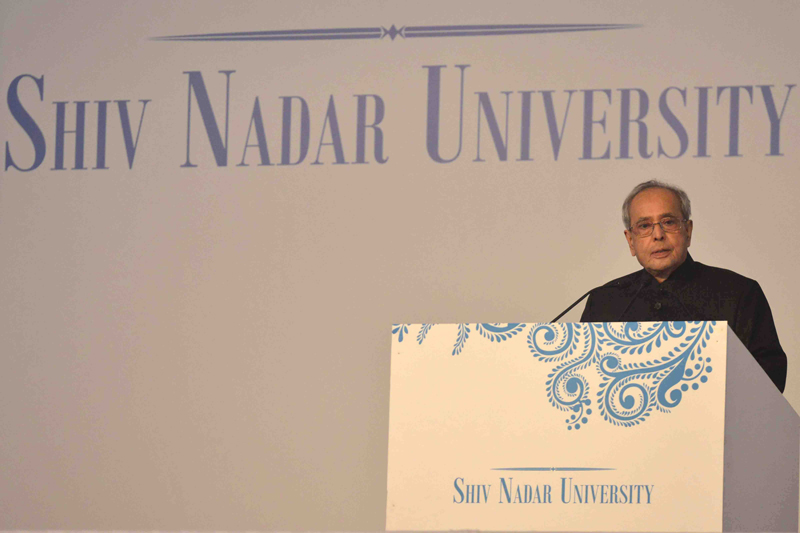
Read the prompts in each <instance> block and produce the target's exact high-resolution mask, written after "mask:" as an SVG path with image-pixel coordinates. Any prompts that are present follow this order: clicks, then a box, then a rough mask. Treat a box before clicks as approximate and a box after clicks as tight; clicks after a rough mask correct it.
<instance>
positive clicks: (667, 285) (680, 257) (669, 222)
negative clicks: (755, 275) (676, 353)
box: [581, 181, 786, 392]
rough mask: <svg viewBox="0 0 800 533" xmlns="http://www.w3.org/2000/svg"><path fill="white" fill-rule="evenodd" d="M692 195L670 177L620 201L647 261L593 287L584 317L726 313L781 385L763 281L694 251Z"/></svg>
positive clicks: (632, 242) (780, 356)
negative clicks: (700, 258)
mask: <svg viewBox="0 0 800 533" xmlns="http://www.w3.org/2000/svg"><path fill="white" fill-rule="evenodd" d="M691 215H692V211H691V203H690V202H689V197H688V196H687V195H686V193H685V192H684V191H683V190H681V189H679V188H678V187H674V186H672V185H668V184H666V183H661V182H658V181H647V182H644V183H640V184H639V185H637V186H636V187H634V189H633V190H632V191H631V193H630V194H629V195H628V197H627V198H626V199H625V202H624V203H623V204H622V219H623V223H624V225H625V228H626V229H625V238H626V239H627V241H628V247H629V248H630V251H631V255H633V256H636V259H637V260H638V261H639V263H640V264H641V265H642V266H643V267H644V269H643V270H640V271H639V272H634V273H633V274H629V275H627V276H624V277H622V278H619V279H616V280H614V281H611V282H609V283H607V284H606V285H604V286H603V287H601V288H599V289H596V290H595V291H593V292H592V294H591V295H590V296H589V300H588V302H587V303H586V308H585V309H584V311H583V315H582V316H581V321H582V322H621V321H641V322H646V321H663V320H727V321H728V324H729V325H730V327H731V329H733V331H734V332H735V333H736V336H737V337H739V339H741V341H742V343H744V345H745V346H746V347H747V349H748V350H750V353H752V354H753V357H755V359H756V361H758V363H759V364H760V365H761V367H762V368H763V369H764V371H765V372H766V373H767V375H769V377H770V378H771V379H772V381H773V382H774V383H775V385H776V386H777V387H778V389H780V390H781V392H783V389H784V386H785V383H786V354H785V353H784V352H783V349H782V348H781V345H780V342H779V341H778V334H777V332H776V331H775V323H774V322H773V320H772V312H771V311H770V308H769V304H768V303H767V298H766V297H765V296H764V292H763V291H762V290H761V287H760V286H759V285H758V283H757V282H756V281H754V280H752V279H748V278H746V277H744V276H740V275H739V274H736V273H735V272H731V271H730V270H724V269H721V268H715V267H710V266H706V265H704V264H702V263H698V262H696V261H694V260H693V259H692V256H691V255H689V252H688V248H689V245H690V244H691V243H692V226H693V225H692V220H691Z"/></svg>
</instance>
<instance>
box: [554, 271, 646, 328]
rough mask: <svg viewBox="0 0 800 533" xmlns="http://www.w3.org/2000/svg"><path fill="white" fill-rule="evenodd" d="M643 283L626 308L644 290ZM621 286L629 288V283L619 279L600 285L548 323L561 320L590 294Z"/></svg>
mask: <svg viewBox="0 0 800 533" xmlns="http://www.w3.org/2000/svg"><path fill="white" fill-rule="evenodd" d="M644 281H645V282H646V281H647V280H646V279H645V280H644ZM645 282H642V283H641V284H640V286H639V289H638V290H637V291H636V294H634V295H633V299H632V300H631V302H630V303H629V304H628V307H630V306H631V303H633V300H635V299H636V297H637V296H638V295H639V292H641V290H642V289H643V288H644V286H645V285H646V283H645ZM622 286H630V284H629V282H628V281H627V280H621V279H618V280H615V281H613V282H611V283H607V284H605V285H600V286H599V287H595V288H594V289H592V290H590V291H589V292H587V293H586V294H584V295H583V296H581V297H580V298H578V299H577V300H576V301H575V303H573V304H572V305H570V306H569V307H567V308H566V309H564V310H563V311H562V312H561V314H559V315H558V316H557V317H555V318H554V319H553V320H551V321H550V323H551V324H552V323H553V322H555V321H557V320H558V319H559V318H561V317H562V316H564V315H566V314H567V313H569V312H570V311H572V308H573V307H575V306H576V305H578V304H579V303H581V302H582V301H583V300H584V299H585V298H586V297H587V296H589V295H590V294H592V293H593V292H595V291H598V290H600V289H612V288H614V289H617V288H619V287H622ZM628 307H626V308H625V311H627V310H628ZM625 311H623V312H622V313H623V314H624V313H625Z"/></svg>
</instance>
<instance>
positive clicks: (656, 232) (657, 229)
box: [653, 222, 664, 241]
mask: <svg viewBox="0 0 800 533" xmlns="http://www.w3.org/2000/svg"><path fill="white" fill-rule="evenodd" d="M653 238H654V239H655V240H657V241H660V240H661V239H663V238H664V228H662V227H661V223H660V222H659V223H656V225H655V226H653Z"/></svg>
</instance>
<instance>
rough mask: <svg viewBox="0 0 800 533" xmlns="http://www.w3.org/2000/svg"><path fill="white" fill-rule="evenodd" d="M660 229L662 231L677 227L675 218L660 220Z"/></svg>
mask: <svg viewBox="0 0 800 533" xmlns="http://www.w3.org/2000/svg"><path fill="white" fill-rule="evenodd" d="M661 227H662V228H664V229H675V228H677V227H678V219H677V218H664V219H662V220H661Z"/></svg>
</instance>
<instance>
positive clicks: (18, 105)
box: [4, 74, 47, 172]
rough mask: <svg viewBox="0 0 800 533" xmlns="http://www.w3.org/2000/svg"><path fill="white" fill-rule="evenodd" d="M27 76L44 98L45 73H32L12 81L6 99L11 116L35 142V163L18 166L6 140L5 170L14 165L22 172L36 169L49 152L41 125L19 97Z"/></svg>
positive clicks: (40, 96)
mask: <svg viewBox="0 0 800 533" xmlns="http://www.w3.org/2000/svg"><path fill="white" fill-rule="evenodd" d="M25 78H30V79H32V80H33V81H34V82H35V83H36V88H37V89H39V100H40V101H43V100H44V75H42V76H40V77H38V78H37V77H35V76H31V75H30V74H21V75H19V76H17V77H16V78H14V79H13V80H12V81H11V84H10V85H9V86H8V96H7V97H6V100H7V102H8V109H9V111H11V116H13V117H14V120H16V121H17V124H19V125H20V127H21V128H22V130H23V131H24V132H25V133H26V134H27V135H28V138H29V139H30V140H31V144H33V163H32V164H31V166H29V167H28V168H22V167H20V166H18V165H17V164H16V163H15V162H14V158H13V157H11V148H10V147H9V144H8V141H6V164H5V169H4V170H8V169H9V167H14V168H15V169H17V170H19V171H20V172H29V171H31V170H35V169H37V168H39V165H41V164H42V161H44V155H45V153H46V152H47V144H46V143H45V141H44V135H43V134H42V130H41V128H39V125H38V124H36V121H35V120H33V117H32V116H31V115H30V113H28V111H27V110H26V109H25V107H23V105H22V102H21V101H20V99H19V82H20V81H22V80H23V79H25Z"/></svg>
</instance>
